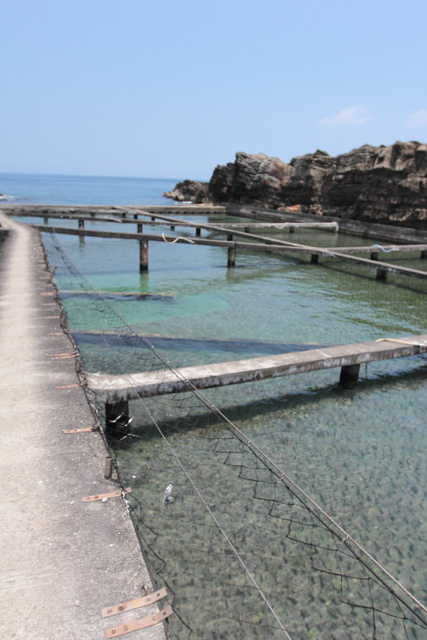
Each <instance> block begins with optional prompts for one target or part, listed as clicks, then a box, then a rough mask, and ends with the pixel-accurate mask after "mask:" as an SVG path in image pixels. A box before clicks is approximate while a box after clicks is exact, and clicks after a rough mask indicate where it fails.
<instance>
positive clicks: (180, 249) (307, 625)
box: [0, 174, 427, 640]
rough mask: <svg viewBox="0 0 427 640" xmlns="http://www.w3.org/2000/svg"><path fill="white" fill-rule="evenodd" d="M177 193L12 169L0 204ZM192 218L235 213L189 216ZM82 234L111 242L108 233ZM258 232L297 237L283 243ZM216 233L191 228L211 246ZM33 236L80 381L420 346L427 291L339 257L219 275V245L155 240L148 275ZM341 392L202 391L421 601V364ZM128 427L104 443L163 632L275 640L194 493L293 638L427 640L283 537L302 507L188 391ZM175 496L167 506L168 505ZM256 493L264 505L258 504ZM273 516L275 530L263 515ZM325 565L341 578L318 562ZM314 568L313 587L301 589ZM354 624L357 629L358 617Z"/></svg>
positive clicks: (346, 239) (100, 250)
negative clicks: (166, 614) (165, 601)
mask: <svg viewBox="0 0 427 640" xmlns="http://www.w3.org/2000/svg"><path fill="white" fill-rule="evenodd" d="M175 182H176V181H175V180H171V181H167V180H151V179H150V180H148V179H134V178H132V179H126V178H117V179H112V178H88V177H84V178H80V177H70V176H18V175H16V176H12V175H10V176H6V177H5V174H3V175H0V192H2V193H7V194H9V195H13V197H14V198H15V199H16V201H17V202H35V203H58V204H116V205H118V204H162V203H163V204H170V201H169V200H165V199H164V198H163V197H162V193H163V191H166V190H170V189H172V188H173V186H174V184H175ZM185 220H191V221H199V222H203V221H207V222H218V221H223V222H225V221H233V222H235V221H238V220H239V218H226V217H225V216H223V217H221V216H218V215H217V216H209V215H204V216H202V215H200V214H199V215H197V216H188V215H187V216H186V217H185ZM23 221H24V222H27V223H28V222H31V221H32V219H23ZM34 221H36V219H34ZM37 221H38V222H40V219H37ZM56 224H61V225H63V226H64V225H65V226H70V225H71V224H74V225H76V223H72V222H70V221H65V220H62V221H58V222H56ZM86 224H87V226H88V228H94V229H95V228H97V229H99V228H103V229H106V230H115V229H117V226H118V225H117V224H115V223H114V222H109V221H104V222H102V223H99V222H98V223H96V222H90V223H86ZM148 225H149V222H148V221H147V226H146V224H145V222H144V230H145V229H147V230H149V232H150V233H158V234H159V235H160V234H161V233H165V234H170V233H171V231H170V227H169V226H166V225H165V226H164V227H163V226H160V227H149V226H148ZM132 228H133V227H132V225H126V230H128V229H129V230H131V229H132ZM176 233H178V234H179V235H180V236H185V237H188V238H189V239H191V237H193V236H194V230H189V229H188V228H184V227H182V228H179V226H177V228H176ZM267 233H268V234H269V235H270V236H271V237H272V238H274V237H276V238H277V237H278V238H282V239H287V240H289V233H288V232H285V230H283V229H279V228H276V229H273V230H269V231H268V232H267V231H266V232H264V231H263V234H264V235H265V234H267ZM210 235H211V234H210V232H207V231H202V237H210ZM215 237H216V236H215ZM291 239H292V241H293V242H300V243H304V244H310V245H317V246H331V247H333V246H343V245H347V246H355V245H361V244H365V245H369V244H370V243H371V241H368V240H361V239H360V238H355V237H351V236H341V235H337V234H333V233H331V232H320V231H317V230H316V231H314V230H304V231H301V230H300V231H297V232H296V233H294V234H293V235H292V238H291ZM43 240H44V243H45V246H46V249H47V253H48V258H49V261H50V264H51V267H52V268H54V267H56V269H55V279H56V284H57V286H58V288H59V290H60V292H61V297H62V302H63V305H64V308H65V310H66V312H67V315H68V320H69V323H70V326H71V328H72V330H73V331H74V332H75V336H76V340H77V343H78V346H79V349H80V351H81V354H82V358H83V361H84V364H85V367H86V368H87V369H88V370H91V371H93V372H103V373H106V372H109V373H115V374H120V375H122V374H123V373H126V372H129V371H139V370H143V369H144V368H145V369H146V370H147V369H149V368H150V367H151V368H157V369H161V368H164V366H165V364H164V362H165V361H169V362H170V363H171V364H172V365H173V366H175V367H183V366H190V365H195V364H207V363H213V362H221V361H226V360H237V359H242V358H249V357H254V356H262V355H270V354H272V353H282V352H284V351H296V350H301V349H309V348H313V347H318V346H333V345H339V344H349V343H354V342H361V341H373V340H381V339H384V338H393V337H394V338H402V337H404V336H409V335H417V334H426V333H427V313H426V311H427V304H426V303H427V297H426V295H427V283H426V281H423V280H415V279H407V278H405V277H402V276H397V275H394V274H390V275H388V277H387V281H386V282H379V281H377V280H376V279H375V274H374V272H371V271H370V270H366V269H362V268H360V267H358V266H354V265H349V264H343V263H340V262H338V261H336V260H333V259H323V258H321V259H320V264H319V265H311V264H309V260H308V259H307V258H306V259H303V258H301V259H298V258H296V257H295V254H288V255H287V256H283V257H278V256H273V255H267V254H259V253H255V252H252V251H240V252H239V251H238V252H237V259H236V267H235V268H233V269H229V268H227V250H226V249H223V248H218V247H200V246H190V244H173V245H172V244H167V243H165V242H151V243H150V245H149V271H148V273H145V274H140V273H139V247H138V243H137V242H134V241H128V240H116V239H107V238H102V239H101V238H86V239H85V240H84V241H82V240H81V239H79V238H78V237H76V236H65V235H64V236H61V235H58V236H56V237H54V236H52V235H50V234H43ZM375 242H378V240H375ZM387 261H389V262H390V261H391V262H395V263H396V264H403V265H405V266H413V267H414V268H417V269H427V261H422V260H420V256H419V255H418V254H416V253H413V254H402V255H401V256H398V255H397V254H395V255H390V254H387ZM91 287H93V289H91ZM94 290H95V291H96V292H101V293H103V294H104V296H105V297H106V299H107V303H105V302H104V301H102V300H100V299H99V298H98V296H97V294H96V293H94ZM129 325H131V326H132V327H133V328H134V329H135V330H136V332H138V333H139V334H140V335H142V336H144V337H146V338H147V339H148V341H149V343H150V344H152V345H154V347H155V349H156V350H158V351H159V353H160V354H161V356H162V358H163V360H159V361H157V363H154V357H153V353H152V351H151V350H150V349H149V348H148V349H147V345H146V344H139V343H138V342H135V341H134V340H131V339H129ZM105 336H107V337H105ZM338 377H339V370H338V369H331V370H329V371H327V370H326V371H322V372H313V373H310V374H307V375H298V376H289V377H285V378H278V379H274V380H267V381H260V382H256V383H249V384H242V385H235V386H230V387H224V388H222V389H211V390H207V391H206V392H205V396H206V398H207V400H208V403H212V404H214V405H215V406H216V407H218V408H219V409H220V410H221V411H222V412H223V413H224V415H225V416H226V417H227V418H228V419H229V420H230V421H232V422H233V423H234V425H236V426H237V427H238V428H239V429H240V430H241V431H242V432H243V433H244V434H245V436H247V437H248V438H249V439H250V441H251V442H253V443H255V444H256V446H257V447H258V448H259V449H260V450H261V451H262V452H264V454H265V455H266V456H267V457H268V458H269V459H270V460H272V461H273V462H274V463H275V464H276V465H278V466H279V467H280V468H281V469H282V470H283V471H284V472H286V474H288V475H289V476H290V477H291V478H292V479H293V481H295V482H297V483H298V484H299V486H300V487H302V488H303V489H304V491H306V492H307V494H309V495H310V496H311V497H312V498H313V499H314V500H315V501H316V502H317V503H318V504H319V505H320V506H321V507H322V508H323V509H324V510H325V511H326V512H327V513H328V514H329V515H330V516H331V517H333V518H334V519H335V520H336V521H337V522H338V523H339V524H340V525H341V526H342V527H343V528H344V529H345V530H346V531H347V532H348V533H350V535H351V536H352V537H353V538H355V539H356V540H357V541H359V542H360V544H362V545H363V546H364V547H365V548H366V549H367V550H368V551H369V552H370V553H371V554H372V555H373V556H374V557H375V558H376V559H377V560H378V561H379V562H380V563H381V564H383V565H384V566H385V567H386V568H387V570H388V571H389V572H390V573H391V574H392V575H394V576H395V577H396V579H397V580H399V581H400V582H401V583H402V584H403V585H404V586H405V588H407V589H408V590H409V591H411V592H412V593H413V594H414V595H415V596H416V597H417V598H418V599H419V600H421V601H424V602H425V601H426V600H427V577H426V563H425V558H426V550H427V549H426V532H427V519H426V515H427V510H426V480H427V474H426V453H427V424H426V415H427V360H426V357H425V356H414V357H412V358H406V359H397V360H395V361H386V362H382V363H381V362H380V363H372V364H369V365H366V366H364V365H362V366H361V369H360V378H359V382H358V384H357V386H356V387H353V388H347V389H345V388H343V387H342V386H340V384H339V383H338ZM101 410H102V407H101ZM129 414H130V416H131V417H132V430H131V432H130V434H129V436H123V438H120V439H119V440H118V441H116V442H114V443H113V445H112V446H113V449H114V452H115V455H116V456H117V460H118V464H119V469H120V473H121V476H122V478H123V481H124V482H125V483H126V484H129V485H131V486H132V494H133V495H134V496H135V498H136V499H137V500H139V501H140V504H141V505H142V506H141V525H140V532H141V535H142V538H143V539H144V540H145V541H148V542H147V544H148V551H147V557H148V559H149V560H150V562H151V563H152V568H153V572H154V574H155V575H156V577H157V579H158V584H161V585H163V584H166V585H167V586H168V589H169V591H170V592H171V593H173V594H174V607H176V610H177V611H178V612H179V614H180V616H179V617H178V616H176V618H175V621H173V620H172V619H171V623H170V632H171V637H174V638H179V640H181V639H183V638H187V637H190V636H191V638H192V639H194V638H199V637H200V638H215V639H216V640H217V638H231V637H233V638H242V639H243V638H245V640H250V639H251V638H276V637H277V638H281V637H285V636H284V635H282V632H281V631H280V629H279V628H278V627H277V625H276V623H275V621H274V620H273V621H270V622H268V623H267V622H266V620H267V617H268V616H269V615H270V612H269V611H267V612H266V610H265V607H264V609H262V610H261V609H260V610H258V609H257V606H256V605H255V604H254V600H253V598H255V596H254V589H253V585H250V584H249V585H248V578H247V577H246V578H245V579H242V581H241V582H239V580H238V578H237V576H238V575H240V573H239V572H241V570H242V567H241V565H238V566H236V565H235V564H233V562H232V560H231V559H230V558H231V557H230V555H229V553H230V551H229V549H226V548H224V543H223V539H222V538H221V539H219V538H218V537H217V528H216V527H213V526H211V524H207V520H209V518H207V516H206V513H205V512H204V511H203V510H202V512H201V511H200V504H199V502H198V501H197V500H196V499H195V497H194V496H195V493H194V487H193V483H194V484H195V485H196V486H197V488H198V489H199V490H200V491H201V493H202V495H204V496H206V498H207V501H208V503H209V505H210V507H211V508H212V509H213V512H214V513H215V514H216V517H217V518H218V520H219V521H220V522H221V524H222V526H223V527H224V528H225V529H226V533H227V535H228V536H229V537H230V538H231V540H232V542H233V543H234V544H235V547H236V548H238V550H239V553H240V558H241V559H242V560H243V562H244V563H245V564H246V566H247V567H249V569H250V571H249V573H250V575H251V576H253V577H254V579H256V580H257V582H258V584H260V585H261V586H262V588H263V591H264V593H267V594H268V597H269V598H271V600H272V603H273V605H274V607H275V611H276V610H277V612H278V615H279V617H280V619H281V620H283V621H284V622H286V623H287V626H288V631H289V633H290V636H291V637H292V638H312V639H316V638H318V639H321V640H326V639H328V640H329V639H330V638H336V639H337V640H339V639H345V638H374V637H375V638H384V639H385V638H397V639H400V638H402V639H403V638H414V639H421V638H424V637H426V635H425V634H426V631H425V630H424V629H421V628H419V627H418V626H417V625H415V626H414V625H410V624H409V623H407V622H406V621H405V620H404V618H405V616H404V615H403V614H402V610H401V609H400V608H399V606H398V605H397V604H396V601H395V600H394V599H393V598H392V603H391V604H390V602H388V601H387V602H385V601H383V595H382V592H381V593H380V592H379V591H378V592H377V588H378V585H377V584H376V583H375V585H374V586H372V584H371V583H370V582H369V581H367V579H366V577H365V576H362V577H360V576H359V577H356V576H355V575H353V569H351V571H350V569H348V568H345V567H344V564H343V558H344V559H345V558H347V556H339V558H338V551H333V552H332V550H331V549H330V544H329V542H328V543H326V542H325V540H323V538H322V540H321V541H320V538H319V541H317V542H316V535H317V534H316V531H318V528H317V527H314V525H310V526H311V529H310V531H311V533H310V537H309V538H307V537H304V536H306V534H307V532H306V531H305V530H304V531H303V530H301V531H299V532H298V534H296V533H295V534H294V531H295V527H297V524H296V523H298V526H300V527H301V526H302V525H301V520H303V519H304V518H303V516H301V517H299V516H298V515H295V510H296V507H295V501H294V498H292V499H290V498H289V497H288V498H286V499H282V497H281V493H280V490H281V487H280V483H279V482H277V478H276V479H275V478H273V476H271V475H268V474H267V475H265V473H266V472H265V470H264V468H262V469H261V467H259V466H257V465H259V464H260V462H259V460H258V461H256V462H254V460H255V458H254V456H253V455H252V454H251V453H250V452H249V453H248V450H247V448H244V447H243V448H242V444H241V441H236V442H237V444H235V439H234V438H233V436H232V435H230V432H229V431H228V430H227V428H226V427H225V426H223V425H221V423H218V421H217V420H212V418H211V417H210V414H209V411H208V409H207V408H206V405H205V404H203V403H200V402H197V401H195V400H194V398H192V396H191V394H183V396H181V397H179V396H176V397H172V396H170V397H169V396H164V397H162V398H161V397H159V398H153V399H147V400H145V401H142V402H137V401H134V402H131V403H130V405H129ZM153 420H154V423H155V424H156V425H157V426H156V428H155V429H153V424H154V423H153ZM157 427H159V428H160V429H161V430H162V432H163V433H164V434H166V437H165V439H163V438H161V437H159V433H158V431H157ZM233 443H234V444H233ZM171 447H172V450H173V454H172V453H171ZM178 461H179V462H178ZM181 464H182V466H183V467H185V470H186V471H187V472H189V476H190V477H191V483H190V484H191V486H190V485H189V480H188V477H189V476H187V475H185V473H184V472H183V467H182V466H181ZM254 465H255V466H254ZM190 472H191V473H190ZM263 474H264V475H263ZM267 476H268V477H267ZM170 482H173V486H174V489H173V494H172V497H173V498H174V500H173V501H171V503H170V504H168V506H167V508H166V509H163V510H162V497H163V496H164V491H165V488H166V487H167V486H168V485H169V483H170ZM261 487H262V490H261ZM266 487H268V491H269V492H270V493H268V497H266V496H267V494H265V495H264V494H263V493H262V492H263V491H264V490H265V488H266ZM271 492H274V496H273V493H271ZM261 494H262V495H261ZM135 498H134V499H135ZM260 505H264V506H265V508H264V510H263V508H262V507H261V506H260ZM278 505H280V509H281V510H282V511H280V513H281V516H280V518H277V517H272V516H276V515H277V514H276V508H278ZM163 506H164V505H163ZM267 506H268V508H267ZM285 508H286V509H287V508H290V512H289V513H287V512H286V514H285V513H284V511H283V510H284V509H285ZM150 518H151V520H150ZM209 522H210V521H209ZM278 523H279V524H280V526H278ZM304 526H305V527H306V528H307V527H308V525H307V523H306V524H305V525H304ZM309 528H310V527H309ZM153 532H154V533H153ZM322 535H323V534H322ZM293 545H294V546H293ZM295 545H296V547H295ZM334 549H335V547H334ZM322 550H323V553H329V555H330V556H331V555H333V557H334V562H336V561H337V562H338V560H339V563H338V564H339V566H338V565H335V564H334V568H333V569H332V568H331V566H332V565H331V566H329V565H328V566H326V565H325V562H326V561H325V560H322V562H323V564H321V561H320V560H318V556H319V557H320V555H319V554H320V553H321V551H322ZM337 558H338V560H337ZM329 560H331V558H329ZM205 565H207V568H203V567H205ZM319 565H321V566H322V567H323V568H322V569H321V570H319ZM313 568H315V569H316V570H317V573H315V575H314V576H311V578H309V577H308V576H309V575H311V574H310V571H313ZM319 571H320V573H319ZM346 571H347V573H346ZM354 571H355V569H354ZM343 574H345V577H343ZM350 574H351V575H350ZM250 579H251V578H250ZM364 581H365V582H366V581H367V582H368V586H369V589H368V592H369V595H368V596H366V599H363V598H365V596H364V595H362V586H364V585H365V583H364ZM356 583H357V584H356ZM226 585H228V586H226ZM343 585H344V586H343ZM359 588H360V594H359ZM367 588H368V587H367ZM248 594H250V595H248ZM358 597H360V599H361V602H362V604H360V607H359V608H356V613H355V612H354V611H353V610H352V609H351V606H350V605H349V602H350V603H351V601H352V600H353V599H356V600H357V598H358ZM226 602H229V603H230V602H232V603H233V607H231V606H230V605H229V607H227V606H226V605H225V604H224V603H226ZM393 607H394V608H393ZM231 609H232V610H231ZM249 609H250V613H249ZM363 611H367V612H368V613H367V617H366V618H363V616H362V617H361V618H359V614H360V615H361V613H360V612H363ZM384 611H386V614H385V613H384ZM396 611H398V614H396ZM236 612H237V613H236ZM388 613H389V614H390V615H388ZM267 614H268V616H267ZM396 616H397V617H396ZM362 618H363V619H362ZM402 620H403V621H402ZM340 625H341V626H340ZM189 628H191V630H192V631H191V633H190V631H189ZM343 628H344V631H343ZM375 628H376V631H373V629H375ZM346 629H347V631H346ZM350 630H351V631H350ZM230 633H231V635H230ZM375 633H376V634H377V635H375Z"/></svg>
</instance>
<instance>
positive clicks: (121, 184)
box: [0, 173, 178, 205]
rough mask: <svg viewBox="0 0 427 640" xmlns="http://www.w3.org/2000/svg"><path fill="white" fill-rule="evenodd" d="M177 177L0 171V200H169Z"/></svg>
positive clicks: (44, 202)
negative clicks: (101, 175)
mask: <svg viewBox="0 0 427 640" xmlns="http://www.w3.org/2000/svg"><path fill="white" fill-rule="evenodd" d="M177 182H178V180H175V179H170V180H168V179H164V178H157V179H156V178H112V177H99V176H98V177H94V176H66V175H64V176H63V175H43V174H22V173H0V194H1V195H0V202H16V203H20V202H22V203H29V202H30V203H34V204H70V205H71V204H106V205H108V204H111V205H118V204H124V205H131V204H153V205H154V204H155V205H161V204H170V202H171V201H170V200H168V199H167V198H164V197H163V192H165V191H171V190H172V189H173V187H174V186H175V184H176V183H177Z"/></svg>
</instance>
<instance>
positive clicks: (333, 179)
mask: <svg viewBox="0 0 427 640" xmlns="http://www.w3.org/2000/svg"><path fill="white" fill-rule="evenodd" d="M165 195H168V197H172V198H174V199H176V200H180V201H183V200H191V201H193V202H197V203H199V202H212V203H239V204H254V205H257V206H263V207H265V208H270V209H278V210H285V209H290V208H291V209H293V210H299V211H302V212H304V213H317V214H319V215H328V216H334V217H345V218H355V219H365V220H372V221H391V222H393V221H394V222H401V221H418V222H421V221H427V145H426V144H421V143H419V142H396V143H395V144H393V145H390V146H388V147H386V146H383V145H382V146H380V147H373V146H371V145H364V146H362V147H360V148H358V149H354V150H352V151H350V152H349V153H344V154H341V155H339V156H336V157H331V156H330V155H329V154H328V153H326V152H325V151H320V150H317V151H316V152H315V153H310V154H307V155H303V156H298V157H296V158H293V159H292V160H291V162H290V163H285V162H282V161H281V160H279V158H273V157H268V156H266V155H264V154H262V153H260V154H258V155H252V154H248V153H243V152H238V153H237V154H236V159H235V162H230V163H228V164H227V165H219V166H217V167H216V168H215V170H214V172H213V175H212V177H211V179H210V182H209V183H200V182H191V181H189V180H186V181H184V182H183V183H179V184H177V185H176V187H175V189H174V190H173V191H172V192H171V193H170V194H165Z"/></svg>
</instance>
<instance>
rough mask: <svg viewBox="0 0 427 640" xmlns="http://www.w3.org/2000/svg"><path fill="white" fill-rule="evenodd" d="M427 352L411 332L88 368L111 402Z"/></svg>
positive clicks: (426, 342) (426, 343) (423, 338)
mask: <svg viewBox="0 0 427 640" xmlns="http://www.w3.org/2000/svg"><path fill="white" fill-rule="evenodd" d="M426 352H427V335H419V336H409V337H407V338H399V339H396V341H388V340H382V341H379V342H366V343H358V344H349V345H343V346H339V347H328V348H325V349H310V350H308V351H299V352H297V353H284V354H280V355H274V356H267V357H263V358H248V359H246V360H235V361H231V362H219V363H217V364H209V365H199V366H195V367H184V368H182V369H178V370H176V371H170V370H169V369H166V370H160V371H151V372H144V373H132V374H128V375H126V376H121V377H117V376H113V375H106V374H94V373H91V374H88V382H89V385H90V387H91V389H92V390H93V391H94V392H95V393H96V395H97V397H98V398H99V399H100V400H102V401H104V402H106V403H109V404H114V403H115V402H119V401H121V400H131V399H134V398H137V397H138V396H145V397H148V396H154V395H161V394H166V393H178V392H183V391H186V390H188V388H189V387H188V384H187V381H188V382H190V383H191V384H192V385H194V386H195V387H196V388H197V389H208V388H210V387H221V386H226V385H230V384H239V383H242V382H253V381H254V380H265V379H268V378H277V377H280V376H289V375H294V374H298V373H306V372H309V371H319V370H320V369H331V368H333V367H352V366H354V365H360V364H362V363H366V362H374V361H378V360H389V359H391V358H403V357H406V356H411V355H415V354H419V353H426Z"/></svg>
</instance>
